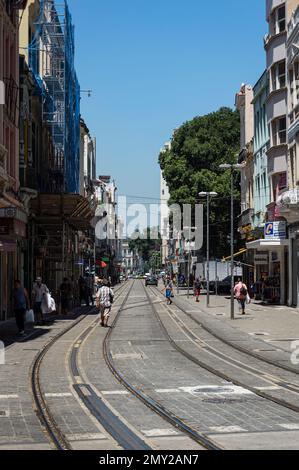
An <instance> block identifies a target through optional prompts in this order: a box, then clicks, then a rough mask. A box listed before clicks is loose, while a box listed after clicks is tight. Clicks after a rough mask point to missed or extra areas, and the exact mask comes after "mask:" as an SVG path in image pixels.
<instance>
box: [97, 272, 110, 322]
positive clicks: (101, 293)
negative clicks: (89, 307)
mask: <svg viewBox="0 0 299 470" xmlns="http://www.w3.org/2000/svg"><path fill="white" fill-rule="evenodd" d="M113 298H114V294H113V291H112V289H111V288H110V287H108V281H107V280H106V279H104V280H103V282H102V287H100V289H99V290H98V292H97V295H96V299H97V300H96V302H97V308H98V309H99V310H100V313H101V325H102V326H104V327H107V326H108V320H109V317H110V312H111V305H112V303H113Z"/></svg>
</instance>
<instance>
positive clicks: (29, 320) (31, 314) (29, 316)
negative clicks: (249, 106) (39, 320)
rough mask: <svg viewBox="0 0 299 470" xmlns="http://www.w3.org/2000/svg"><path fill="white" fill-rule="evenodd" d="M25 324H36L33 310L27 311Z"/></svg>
mask: <svg viewBox="0 0 299 470" xmlns="http://www.w3.org/2000/svg"><path fill="white" fill-rule="evenodd" d="M25 323H34V312H33V310H27V312H26V316H25Z"/></svg>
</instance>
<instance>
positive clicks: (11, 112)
mask: <svg viewBox="0 0 299 470" xmlns="http://www.w3.org/2000/svg"><path fill="white" fill-rule="evenodd" d="M25 7H26V1H25V0H23V1H20V0H18V1H17V0H11V1H7V0H6V1H4V0H0V83H1V90H2V94H4V96H3V98H4V103H3V102H2V100H1V103H0V320H1V319H2V320H4V319H6V318H7V316H8V315H9V314H10V313H11V312H12V305H11V295H10V294H11V289H12V286H13V281H14V279H15V278H19V277H22V276H21V275H22V272H23V263H24V256H23V247H24V243H25V239H26V229H27V214H26V212H25V210H24V205H23V203H22V199H21V195H20V181H19V30H18V27H19V22H18V17H19V11H21V10H23V9H24V8H25ZM21 280H22V279H21Z"/></svg>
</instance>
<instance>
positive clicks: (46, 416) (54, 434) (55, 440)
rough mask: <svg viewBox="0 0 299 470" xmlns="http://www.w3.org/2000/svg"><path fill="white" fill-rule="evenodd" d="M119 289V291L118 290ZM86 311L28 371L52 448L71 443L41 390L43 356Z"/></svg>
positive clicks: (50, 344)
mask: <svg viewBox="0 0 299 470" xmlns="http://www.w3.org/2000/svg"><path fill="white" fill-rule="evenodd" d="M119 291H121V292H119ZM123 291H125V288H124V289H122V288H119V289H118V290H117V292H116V294H117V297H118V296H120V295H121V293H122V292H123ZM87 316H88V313H86V314H81V315H79V318H78V319H77V320H75V321H74V322H73V323H72V324H71V325H70V326H69V327H67V328H66V329H64V330H63V331H61V332H60V333H59V334H57V335H56V336H55V337H54V338H52V339H51V340H50V341H49V342H48V343H46V344H45V346H44V347H43V348H42V349H41V350H40V351H39V353H38V354H37V356H36V357H35V359H34V361H33V363H32V364H31V368H30V372H29V381H30V389H31V394H32V397H33V402H34V409H35V411H36V414H37V416H38V418H39V421H40V423H41V425H42V427H43V429H44V432H45V434H46V435H47V436H48V438H49V440H50V442H51V445H52V447H53V449H55V450H72V447H71V444H70V442H69V440H68V439H67V438H66V436H65V435H64V434H63V432H62V431H61V430H60V428H59V425H58V424H57V422H56V420H55V418H54V416H53V415H52V413H51V411H50V408H49V406H48V405H47V400H46V397H45V394H44V392H43V390H42V385H41V380H40V371H41V366H42V364H43V361H44V359H45V356H46V355H47V353H48V352H49V351H50V349H51V348H52V347H53V346H54V344H56V343H57V342H58V341H59V340H60V339H61V338H62V337H64V336H65V335H66V334H67V333H69V332H70V331H71V330H73V329H74V328H75V327H76V326H78V325H79V324H80V323H81V322H83V320H85V319H86V317H87Z"/></svg>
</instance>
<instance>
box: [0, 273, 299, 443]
mask: <svg viewBox="0 0 299 470" xmlns="http://www.w3.org/2000/svg"><path fill="white" fill-rule="evenodd" d="M115 295H116V301H115V304H114V307H113V314H112V318H111V320H110V321H112V322H113V328H112V329H111V328H107V329H106V328H102V327H101V326H100V325H99V318H98V315H97V314H96V312H95V310H94V309H92V308H89V309H88V308H84V307H83V310H82V311H81V312H80V311H79V310H77V312H76V314H75V315H74V316H73V318H69V319H67V320H63V319H60V318H59V317H57V318H53V319H52V321H51V322H50V321H48V322H47V323H48V325H47V326H45V327H42V328H39V329H38V331H36V332H35V335H34V336H30V335H29V336H28V338H27V339H26V338H24V339H23V340H21V341H18V340H15V341H14V340H13V337H12V335H11V336H9V334H8V333H7V341H8V338H10V345H9V346H8V348H7V352H6V365H5V366H3V370H4V374H2V375H1V379H0V412H1V415H0V420H1V427H0V449H13V450H16V449H53V448H60V449H61V448H67V449H81V450H82V449H85V450H88V449H98V450H108V449H116V450H117V449H118V450H120V449H125V450H128V449H130V450H132V449H135V450H137V449H139V450H145V449H147V450H149V449H155V450H159V449H160V450H161V449H178V450H179V449H181V450H182V449H185V450H188V449H190V450H192V449H193V450H201V449H273V448H275V449H298V447H299V445H298V442H299V406H298V394H299V367H293V369H294V370H293V371H292V366H291V363H290V360H289V361H287V353H286V351H285V350H283V349H281V350H280V349H279V347H276V346H275V349H274V348H272V347H271V348H270V347H269V342H268V343H265V342H263V341H262V340H261V339H255V338H253V337H252V336H251V337H250V336H249V335H247V333H246V334H245V333H242V332H241V330H239V329H238V328H235V329H234V330H233V332H232V327H230V326H229V325H227V326H226V325H224V323H223V320H221V319H220V320H219V319H215V316H214V315H212V316H211V315H210V314H207V313H204V312H203V310H201V308H200V307H198V305H197V304H195V303H191V300H190V302H188V301H187V300H186V299H185V298H184V296H180V297H176V298H174V304H173V305H172V306H171V307H168V306H167V305H166V304H165V300H164V298H163V296H162V294H161V286H160V287H159V288H158V289H157V288H155V287H151V286H149V287H147V288H145V287H144V282H143V281H128V282H127V283H125V284H123V285H122V286H121V287H118V288H117V289H116V292H115ZM192 300H193V299H192ZM208 317H210V318H208ZM209 321H210V327H211V325H212V324H213V322H214V323H215V321H216V322H218V323H220V322H222V323H221V325H222V326H225V328H224V329H222V333H220V332H219V331H218V330H217V328H215V333H217V338H216V337H214V336H213V334H212V333H209V332H208V331H207V329H206V328H208V326H209V325H208V323H209ZM201 324H202V326H201ZM5 329H7V331H8V332H9V324H5V325H1V333H3V332H4V331H5ZM218 329H219V327H218ZM229 329H230V330H231V331H229ZM221 334H222V335H223V336H224V338H223V339H225V343H224V342H223V341H222V340H221V338H220V336H221ZM45 346H46V349H44V348H45ZM240 346H242V347H243V348H245V349H246V350H247V351H248V352H247V353H245V352H241V351H240V350H239V349H237V347H238V348H239V347H240ZM257 351H259V355H260V358H257V357H256V354H257ZM41 352H43V354H42V355H41V356H40V353H41ZM263 354H264V355H265V357H264V359H263ZM265 361H267V362H265ZM269 361H270V362H271V364H270V363H269ZM275 364H276V365H275ZM8 378H9V379H8ZM37 410H38V411H39V412H38V414H37Z"/></svg>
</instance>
